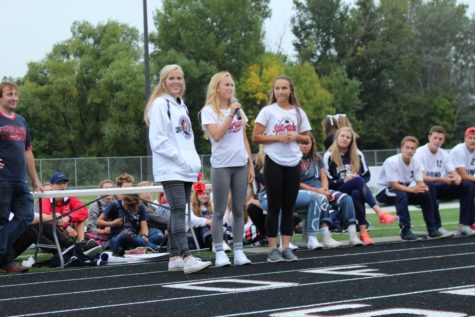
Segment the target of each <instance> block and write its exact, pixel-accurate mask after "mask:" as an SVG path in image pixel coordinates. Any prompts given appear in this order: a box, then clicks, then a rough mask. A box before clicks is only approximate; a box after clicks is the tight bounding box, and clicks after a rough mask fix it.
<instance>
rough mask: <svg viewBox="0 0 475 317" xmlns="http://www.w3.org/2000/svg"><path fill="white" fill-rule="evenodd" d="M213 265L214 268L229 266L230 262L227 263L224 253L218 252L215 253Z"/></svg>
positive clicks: (227, 259)
mask: <svg viewBox="0 0 475 317" xmlns="http://www.w3.org/2000/svg"><path fill="white" fill-rule="evenodd" d="M214 265H215V266H218V267H219V266H230V265H231V261H229V258H228V256H227V255H226V253H224V251H218V252H216V258H215V260H214Z"/></svg>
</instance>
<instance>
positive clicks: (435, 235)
mask: <svg viewBox="0 0 475 317" xmlns="http://www.w3.org/2000/svg"><path fill="white" fill-rule="evenodd" d="M443 236H444V235H443V234H442V233H440V232H439V230H437V229H433V230H429V238H432V239H437V238H442V237H443Z"/></svg>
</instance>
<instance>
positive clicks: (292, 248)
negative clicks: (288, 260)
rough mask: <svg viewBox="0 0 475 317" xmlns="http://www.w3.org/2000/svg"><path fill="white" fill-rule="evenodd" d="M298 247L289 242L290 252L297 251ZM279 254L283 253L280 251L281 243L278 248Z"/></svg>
mask: <svg viewBox="0 0 475 317" xmlns="http://www.w3.org/2000/svg"><path fill="white" fill-rule="evenodd" d="M298 248H299V247H298V246H296V245H295V244H293V243H292V242H289V249H290V250H297V249H298ZM279 252H283V250H282V243H281V244H280V246H279Z"/></svg>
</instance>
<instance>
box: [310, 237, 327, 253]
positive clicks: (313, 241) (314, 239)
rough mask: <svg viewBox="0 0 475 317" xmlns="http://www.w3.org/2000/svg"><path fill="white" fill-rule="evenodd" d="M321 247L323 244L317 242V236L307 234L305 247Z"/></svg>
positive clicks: (313, 248)
mask: <svg viewBox="0 0 475 317" xmlns="http://www.w3.org/2000/svg"><path fill="white" fill-rule="evenodd" d="M322 248H323V245H322V244H321V243H320V242H318V239H317V237H314V236H308V241H307V249H309V250H316V249H322Z"/></svg>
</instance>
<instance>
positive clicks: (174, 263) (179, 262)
mask: <svg viewBox="0 0 475 317" xmlns="http://www.w3.org/2000/svg"><path fill="white" fill-rule="evenodd" d="M184 269H185V261H183V259H182V258H181V257H179V258H176V259H174V260H170V261H168V271H169V272H183V270H184Z"/></svg>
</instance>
